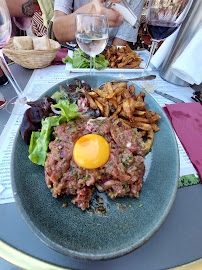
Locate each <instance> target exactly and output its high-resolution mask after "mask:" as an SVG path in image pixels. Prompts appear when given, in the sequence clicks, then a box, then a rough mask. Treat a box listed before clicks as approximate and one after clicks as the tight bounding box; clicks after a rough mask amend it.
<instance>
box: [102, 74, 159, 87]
mask: <svg viewBox="0 0 202 270" xmlns="http://www.w3.org/2000/svg"><path fill="white" fill-rule="evenodd" d="M155 78H156V75H149V76H143V77H136V78H131V79H122V80H117V81H115V80H114V81H110V83H114V82H116V83H120V82H130V81H150V80H154V79H155ZM104 85H105V83H102V84H100V85H99V86H98V87H97V88H98V89H100V88H102V87H103V86H104Z"/></svg>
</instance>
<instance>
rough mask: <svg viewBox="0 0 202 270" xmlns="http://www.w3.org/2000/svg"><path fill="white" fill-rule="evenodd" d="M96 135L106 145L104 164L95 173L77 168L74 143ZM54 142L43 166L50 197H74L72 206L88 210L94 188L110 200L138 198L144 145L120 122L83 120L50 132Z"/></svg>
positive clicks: (143, 169) (86, 118) (107, 119)
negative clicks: (107, 154)
mask: <svg viewBox="0 0 202 270" xmlns="http://www.w3.org/2000/svg"><path fill="white" fill-rule="evenodd" d="M91 133H93V134H98V135H101V136H103V137H104V138H105V139H106V140H107V141H108V142H109V144H110V156H109V159H108V161H107V163H106V164H104V165H103V166H102V167H99V168H97V169H84V168H82V167H79V166H78V165H77V164H76V162H75V161H74V158H73V147H74V143H75V142H76V141H77V140H78V139H79V138H80V137H81V136H83V135H86V134H91ZM53 135H54V138H55V140H54V141H52V142H50V144H49V149H50V152H49V153H48V155H47V159H46V163H45V179H46V184H47V186H48V188H49V189H50V190H51V192H52V195H53V197H55V198H57V197H59V196H68V195H75V197H74V198H73V199H72V203H74V204H77V205H78V207H80V208H81V209H82V210H85V209H87V208H89V203H90V201H91V198H92V194H93V190H94V188H95V187H96V188H97V189H98V190H99V191H100V192H105V193H106V194H107V195H108V196H109V197H110V198H111V199H115V198H116V197H123V196H129V197H136V198H138V197H139V191H140V190H141V189H142V179H143V175H144V172H145V166H144V156H145V150H144V143H143V140H142V138H141V137H139V136H138V133H137V132H134V131H133V129H131V128H130V127H129V126H127V125H125V124H124V123H123V122H122V120H121V119H117V120H114V119H110V118H106V119H103V118H102V119H101V118H100V119H99V118H98V119H90V118H89V117H87V116H85V117H82V118H78V119H77V120H75V121H69V122H68V123H67V122H65V123H62V124H61V125H59V126H57V127H55V128H54V133H53Z"/></svg>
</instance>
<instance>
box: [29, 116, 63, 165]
mask: <svg viewBox="0 0 202 270" xmlns="http://www.w3.org/2000/svg"><path fill="white" fill-rule="evenodd" d="M60 119H61V117H60V116H51V117H47V118H46V119H45V120H44V119H42V121H41V123H42V128H41V132H39V131H32V136H31V140H30V145H29V153H30V155H29V159H30V160H31V161H32V162H33V163H36V164H38V165H43V166H44V164H45V161H46V155H47V152H48V145H49V142H50V139H51V134H52V130H53V127H55V126H58V125H59V124H60Z"/></svg>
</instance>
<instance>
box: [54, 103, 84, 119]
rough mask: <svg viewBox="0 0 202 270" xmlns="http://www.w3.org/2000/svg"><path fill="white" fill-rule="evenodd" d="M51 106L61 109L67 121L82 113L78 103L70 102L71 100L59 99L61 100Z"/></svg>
mask: <svg viewBox="0 0 202 270" xmlns="http://www.w3.org/2000/svg"><path fill="white" fill-rule="evenodd" d="M51 107H54V108H57V109H60V110H61V112H60V114H61V116H63V117H65V118H66V121H69V120H71V119H74V118H75V117H76V116H80V115H82V113H78V106H77V105H76V104H70V103H69V100H67V99H66V100H61V99H60V100H59V102H58V103H57V104H55V105H52V106H51Z"/></svg>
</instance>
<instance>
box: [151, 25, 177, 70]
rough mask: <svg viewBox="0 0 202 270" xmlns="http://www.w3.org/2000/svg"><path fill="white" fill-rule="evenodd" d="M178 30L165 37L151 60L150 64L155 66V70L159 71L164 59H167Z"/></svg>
mask: <svg viewBox="0 0 202 270" xmlns="http://www.w3.org/2000/svg"><path fill="white" fill-rule="evenodd" d="M179 30H180V28H178V29H177V30H176V31H175V32H174V33H173V34H172V35H170V36H169V37H167V38H166V39H165V40H164V42H163V43H162V45H161V46H160V47H159V48H158V50H157V51H156V53H155V54H154V56H153V57H152V59H151V64H153V65H154V66H155V68H157V69H159V67H160V65H161V64H162V63H163V61H164V59H165V58H166V57H167V55H168V53H169V51H170V50H171V48H172V46H173V44H174V42H175V39H176V37H177V35H178V32H179Z"/></svg>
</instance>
